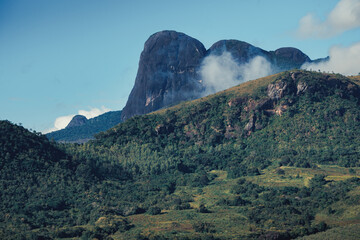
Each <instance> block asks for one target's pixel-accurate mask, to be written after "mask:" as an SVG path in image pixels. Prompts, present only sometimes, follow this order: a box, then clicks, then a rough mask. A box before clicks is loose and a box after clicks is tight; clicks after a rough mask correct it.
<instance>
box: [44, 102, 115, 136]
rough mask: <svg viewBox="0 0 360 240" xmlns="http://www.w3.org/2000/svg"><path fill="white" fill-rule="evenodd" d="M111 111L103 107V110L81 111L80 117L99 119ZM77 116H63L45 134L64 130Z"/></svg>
mask: <svg viewBox="0 0 360 240" xmlns="http://www.w3.org/2000/svg"><path fill="white" fill-rule="evenodd" d="M109 111H111V109H109V108H106V107H104V106H102V107H101V108H90V110H79V111H78V115H83V116H85V117H86V118H87V119H90V118H94V117H97V116H99V115H101V114H103V113H106V112H109ZM75 115H76V114H70V115H66V116H61V117H58V118H56V119H55V122H54V127H52V128H50V129H47V130H45V131H44V133H45V134H46V133H49V132H53V131H58V130H61V129H64V128H65V127H66V126H67V125H68V124H69V123H70V121H71V119H72V118H73V117H74V116H75Z"/></svg>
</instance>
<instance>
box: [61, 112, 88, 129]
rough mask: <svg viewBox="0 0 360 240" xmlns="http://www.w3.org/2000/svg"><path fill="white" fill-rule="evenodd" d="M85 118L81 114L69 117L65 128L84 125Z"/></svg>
mask: <svg viewBox="0 0 360 240" xmlns="http://www.w3.org/2000/svg"><path fill="white" fill-rule="evenodd" d="M87 120H88V119H87V118H86V117H85V116H83V115H76V116H74V117H73V118H72V119H71V121H70V122H69V124H68V125H67V126H66V128H72V127H79V126H81V125H84V124H85V123H86V122H87Z"/></svg>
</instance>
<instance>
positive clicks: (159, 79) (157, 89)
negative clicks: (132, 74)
mask: <svg viewBox="0 0 360 240" xmlns="http://www.w3.org/2000/svg"><path fill="white" fill-rule="evenodd" d="M205 54H206V49H205V47H204V45H203V44H202V43H201V42H199V41H198V40H196V39H194V38H192V37H189V36H187V35H185V34H184V33H179V32H175V31H162V32H158V33H155V34H153V35H152V36H150V38H149V39H148V40H147V41H146V43H145V46H144V50H143V51H142V53H141V57H140V62H139V69H138V72H137V76H136V80H135V85H134V88H133V89H132V91H131V93H130V96H129V99H128V101H127V103H126V106H125V108H124V109H123V111H122V119H123V120H125V119H127V118H130V117H132V116H134V115H142V114H146V113H149V112H152V111H155V110H157V109H160V108H163V107H166V106H171V105H175V104H177V103H179V102H181V101H184V100H190V99H195V98H197V97H198V96H199V94H198V93H199V91H200V89H201V84H200V82H199V80H198V77H197V71H196V70H197V68H198V66H199V65H200V63H201V60H202V59H203V58H204V56H205Z"/></svg>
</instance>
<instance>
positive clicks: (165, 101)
mask: <svg viewBox="0 0 360 240" xmlns="http://www.w3.org/2000/svg"><path fill="white" fill-rule="evenodd" d="M224 52H229V53H231V55H232V57H233V58H234V59H235V60H236V62H237V63H238V64H239V65H241V64H245V63H248V62H249V61H250V60H251V59H253V58H254V57H256V56H262V57H264V58H265V59H266V60H268V61H269V62H270V63H271V67H272V69H273V73H276V72H281V71H284V70H290V69H294V68H300V67H301V65H302V64H304V63H306V62H311V59H310V58H309V57H308V56H307V55H306V54H304V53H303V52H301V51H300V50H298V49H296V48H289V47H287V48H280V49H277V50H275V51H270V52H268V51H265V50H263V49H261V48H258V47H255V46H253V45H251V44H249V43H246V42H243V41H238V40H221V41H218V42H216V43H214V44H213V45H212V46H211V47H210V48H209V49H208V50H206V49H205V47H204V46H203V44H202V43H201V42H199V41H198V40H196V39H194V38H192V37H189V36H187V35H185V34H184V33H179V32H175V31H161V32H157V33H155V34H153V35H152V36H150V38H149V39H148V40H147V41H146V42H145V45H144V50H143V52H142V53H141V57H140V62H139V68H138V73H137V76H136V80H135V85H134V87H133V89H132V91H131V93H130V96H129V99H128V101H127V103H126V106H125V108H124V109H123V112H122V120H126V119H128V118H130V117H132V116H134V115H142V114H146V113H149V112H152V111H155V110H158V109H161V108H164V107H169V106H172V105H175V104H178V103H179V102H181V101H186V100H192V99H196V98H199V97H202V96H203V95H204V88H205V87H204V84H203V83H202V80H201V76H200V75H199V69H200V67H201V64H202V62H203V60H204V59H205V58H206V57H207V56H211V55H221V54H222V53H224Z"/></svg>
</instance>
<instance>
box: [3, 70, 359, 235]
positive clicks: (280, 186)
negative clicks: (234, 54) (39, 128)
mask: <svg viewBox="0 0 360 240" xmlns="http://www.w3.org/2000/svg"><path fill="white" fill-rule="evenodd" d="M359 103H360V88H359V86H358V85H357V84H356V82H355V80H351V79H349V78H346V77H344V76H341V75H338V74H336V75H335V74H324V73H315V72H308V71H293V72H290V71H288V72H284V73H280V74H276V75H273V76H269V77H266V78H262V79H258V80H255V81H250V82H247V83H244V84H241V85H239V86H237V87H234V88H231V89H228V90H226V91H223V92H220V93H217V94H214V95H211V96H208V97H205V98H202V99H198V100H195V101H191V102H184V103H182V104H180V105H177V106H174V107H172V108H169V109H164V110H160V111H158V112H155V113H152V114H148V115H145V116H137V117H134V118H132V119H129V120H127V121H126V122H124V123H121V124H119V125H117V126H116V127H114V128H112V129H110V130H108V131H106V132H103V133H100V134H98V135H96V138H95V140H93V141H89V142H88V143H86V144H63V143H55V142H52V141H49V140H48V139H47V138H46V137H45V136H42V135H41V134H38V133H31V132H29V131H28V130H26V129H24V128H23V127H21V126H17V125H14V124H12V123H10V122H8V121H0V161H1V162H0V188H1V190H0V192H1V195H0V209H1V211H0V238H1V239H61V238H74V239H78V238H80V239H92V238H97V239H126V238H127V239H294V238H297V237H300V236H308V235H310V236H311V235H312V234H316V235H318V234H319V233H320V232H321V233H322V234H323V236H329V234H330V235H331V234H338V233H339V232H341V231H350V232H351V231H353V230H352V229H356V228H357V226H358V225H359V224H360V214H359V212H360V211H359V210H360V179H359V175H360V161H359V159H360V151H359V148H360V147H359V146H360V109H359ZM334 219H336V220H334ZM340 226H342V227H340ZM343 226H348V228H346V227H343ZM349 229H350V230H349ZM314 236H315V235H314ZM349 236H351V234H349ZM348 239H356V238H351V237H349V238H348Z"/></svg>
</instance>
